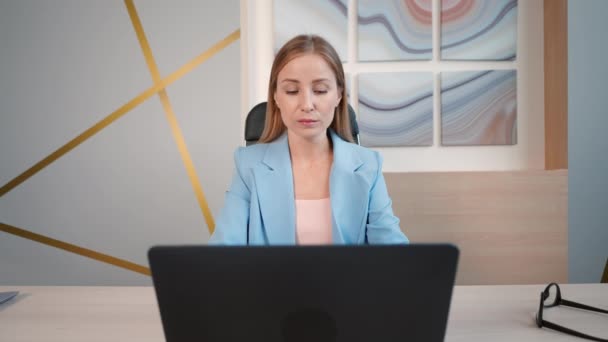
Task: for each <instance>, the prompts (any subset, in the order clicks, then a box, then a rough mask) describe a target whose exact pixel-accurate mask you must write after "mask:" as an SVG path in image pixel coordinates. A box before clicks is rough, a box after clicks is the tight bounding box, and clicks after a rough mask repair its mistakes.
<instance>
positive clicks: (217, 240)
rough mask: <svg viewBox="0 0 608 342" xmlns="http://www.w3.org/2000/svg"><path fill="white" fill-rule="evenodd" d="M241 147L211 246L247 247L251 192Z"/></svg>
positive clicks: (212, 236) (235, 158)
mask: <svg viewBox="0 0 608 342" xmlns="http://www.w3.org/2000/svg"><path fill="white" fill-rule="evenodd" d="M242 151H243V148H242V147H240V148H238V149H237V150H236V151H235V152H234V165H235V168H234V172H233V176H232V182H231V184H230V188H229V189H228V191H226V196H225V199H224V207H223V208H222V210H221V211H220V215H219V216H218V218H217V220H216V222H215V230H214V232H213V234H212V235H211V237H210V239H209V244H210V245H246V244H247V235H248V234H247V227H248V225H249V206H250V200H251V191H250V189H249V187H248V186H247V184H246V182H245V179H244V178H243V170H242V165H241V153H242Z"/></svg>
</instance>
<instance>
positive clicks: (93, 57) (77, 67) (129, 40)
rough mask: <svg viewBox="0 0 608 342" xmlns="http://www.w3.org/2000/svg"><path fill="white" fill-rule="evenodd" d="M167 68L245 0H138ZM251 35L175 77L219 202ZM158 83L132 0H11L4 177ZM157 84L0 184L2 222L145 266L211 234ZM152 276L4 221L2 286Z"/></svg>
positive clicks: (231, 21)
mask: <svg viewBox="0 0 608 342" xmlns="http://www.w3.org/2000/svg"><path fill="white" fill-rule="evenodd" d="M135 6H136V8H137V11H138V13H139V17H140V19H141V23H142V26H143V29H144V31H145V33H146V36H147V39H148V41H149V43H150V46H151V49H152V53H153V55H154V57H155V59H156V63H157V65H158V68H159V70H160V73H161V76H162V77H166V76H168V75H169V74H171V73H172V72H174V71H176V70H177V69H178V68H180V67H181V66H183V65H184V64H185V63H187V62H189V61H190V60H192V59H193V58H194V57H196V56H197V55H199V54H201V53H203V52H204V51H206V50H207V49H209V48H210V47H211V46H213V45H214V44H215V43H217V42H218V41H220V40H222V39H223V38H224V37H225V36H227V35H228V34H230V33H232V32H234V31H235V30H237V29H238V28H239V26H240V19H239V11H240V8H239V1H238V0H230V1H225V0H208V1H199V0H179V1H164V0H136V1H135ZM239 44H240V43H239V40H237V41H236V42H233V43H232V44H230V45H229V46H228V47H226V48H225V49H223V50H221V51H219V52H218V53H216V54H215V55H214V56H213V57H212V58H210V59H209V60H207V61H206V62H204V63H203V64H201V65H199V66H198V67H197V68H195V69H194V70H193V71H191V72H190V73H188V74H186V75H185V76H184V77H183V78H181V79H179V80H178V81H176V82H175V83H173V84H172V85H170V86H169V87H168V88H167V94H168V97H169V100H170V102H171V106H172V108H173V111H174V113H175V116H176V117H177V121H178V123H179V125H180V128H181V131H182V135H183V138H184V140H185V142H186V145H187V147H188V149H189V152H190V156H191V158H192V162H193V165H194V167H195V169H196V172H197V174H198V177H199V179H200V182H201V184H202V188H203V191H204V194H205V195H206V198H207V201H208V203H209V206H210V209H211V211H212V213H213V214H214V216H215V215H217V213H218V211H219V209H220V207H221V205H222V204H223V200H224V192H225V189H226V188H227V185H228V182H229V180H230V176H231V173H232V172H231V170H232V167H233V161H232V152H233V150H234V149H235V148H236V147H237V146H238V145H240V144H241V135H242V134H241V132H240V127H241V122H240V118H241V113H240V99H241V96H240V47H239ZM150 86H152V77H151V76H150V73H149V71H148V67H147V65H146V61H145V59H144V56H143V53H142V51H141V48H140V46H139V42H138V40H137V37H136V34H135V30H134V28H133V25H132V23H131V20H130V19H129V15H128V12H127V8H126V6H125V3H124V1H122V0H95V1H79V0H60V1H53V2H49V1H38V0H24V1H0V186H4V185H5V184H7V183H8V182H9V181H11V180H12V179H14V178H15V177H17V176H18V175H19V174H21V173H22V172H23V171H25V170H26V169H28V168H29V167H31V166H32V165H34V164H35V163H37V162H39V161H40V160H42V159H43V158H45V157H46V156H48V155H49V154H50V153H51V152H53V151H54V150H56V149H57V148H59V147H60V146H62V145H64V144H65V143H67V142H68V141H70V140H71V139H73V138H74V137H76V136H77V135H78V134H80V133H82V132H84V131H85V130H86V129H88V128H89V127H91V126H92V125H94V124H95V123H96V122H98V121H99V120H101V119H102V118H104V117H106V116H107V115H109V114H110V113H112V112H113V111H115V110H116V109H118V108H119V107H120V106H122V105H124V104H125V103H127V102H128V101H130V100H131V99H133V98H134V97H135V96H137V95H138V94H139V93H141V92H143V91H144V90H146V89H147V88H148V87H150ZM165 116H166V114H165V111H164V110H163V107H162V105H161V102H160V100H159V97H158V96H157V95H155V96H153V97H151V98H149V99H148V100H146V101H145V102H143V103H141V104H140V105H138V106H137V107H135V108H134V109H132V110H131V111H129V112H128V113H127V114H126V115H125V116H124V117H122V118H120V119H118V120H116V121H115V122H113V123H112V124H111V125H109V126H108V127H106V128H105V129H103V130H102V131H101V132H99V133H98V134H96V135H94V136H92V137H91V138H90V139H88V140H86V141H85V142H84V143H82V144H81V145H79V146H78V147H76V148H75V149H74V150H72V151H70V152H69V153H67V154H66V155H64V156H63V157H61V158H59V159H57V160H56V161H55V162H53V163H52V164H50V165H48V166H47V167H46V168H44V169H42V170H41V171H40V172H38V173H37V174H35V175H34V176H33V177H31V178H29V179H28V180H26V181H25V182H23V183H22V184H20V185H19V186H17V187H16V188H14V189H13V190H11V191H9V192H8V193H6V194H4V195H2V196H0V223H4V224H7V225H11V226H15V227H18V228H21V229H25V230H28V231H31V232H33V233H37V234H42V235H44V236H47V237H50V238H53V239H58V240H61V241H64V242H68V243H71V244H75V245H78V246H81V247H85V248H88V249H92V250H95V251H97V252H100V253H104V254H108V255H111V256H113V257H118V258H121V259H124V260H128V261H131V262H134V263H137V264H140V265H143V266H147V265H148V262H147V258H146V252H147V250H148V248H149V247H150V246H152V245H156V244H184V243H195V244H204V243H206V242H207V239H208V237H209V232H208V227H207V225H206V223H205V220H204V217H203V214H202V212H201V209H200V208H199V205H198V202H197V200H196V197H195V194H194V190H193V187H192V185H191V183H190V181H189V178H188V176H187V174H186V169H185V166H184V163H183V161H182V158H181V156H180V153H179V151H178V148H177V145H176V142H175V140H174V138H173V135H172V131H171V128H170V126H169V124H168V121H167V119H166V117H165ZM17 284H22V285H52V284H72V285H84V284H90V285H141V284H150V278H149V277H147V276H144V275H141V274H138V273H134V272H132V271H129V270H125V269H121V268H118V267H115V266H111V265H108V264H104V263H100V262H98V261H95V260H93V259H89V258H85V257H82V256H79V255H76V254H72V253H69V252H66V251H63V250H59V249H56V248H53V247H49V246H47V245H44V244H40V243H38V242H34V241H31V240H28V239H25V238H22V237H18V236H15V235H11V234H8V233H6V232H2V231H0V285H17Z"/></svg>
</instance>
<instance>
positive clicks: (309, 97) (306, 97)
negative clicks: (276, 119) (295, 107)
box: [300, 91, 314, 112]
mask: <svg viewBox="0 0 608 342" xmlns="http://www.w3.org/2000/svg"><path fill="white" fill-rule="evenodd" d="M300 94H301V95H300V108H302V110H303V111H305V112H311V111H312V110H313V109H314V104H313V94H312V92H311V91H302V92H300Z"/></svg>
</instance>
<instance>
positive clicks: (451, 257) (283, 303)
mask: <svg viewBox="0 0 608 342" xmlns="http://www.w3.org/2000/svg"><path fill="white" fill-rule="evenodd" d="M148 256H149V261H150V266H151V269H152V276H153V280H154V286H155V290H156V294H157V299H158V304H159V307H160V312H161V318H162V321H163V327H164V331H165V337H166V339H167V341H168V342H180V341H193V340H196V341H207V342H219V341H265V342H273V341H287V342H295V341H332V342H333V341H349V342H352V341H405V340H410V341H431V342H433V341H443V338H444V335H445V329H446V324H447V319H448V312H449V305H450V300H451V295H452V288H453V285H454V279H455V275H456V266H457V260H458V249H457V248H456V247H454V246H452V245H399V246H318V247H317V246H315V247H310V246H307V247H300V246H296V247H217V246H173V247H170V246H165V247H154V248H152V249H151V250H150V251H149V254H148Z"/></svg>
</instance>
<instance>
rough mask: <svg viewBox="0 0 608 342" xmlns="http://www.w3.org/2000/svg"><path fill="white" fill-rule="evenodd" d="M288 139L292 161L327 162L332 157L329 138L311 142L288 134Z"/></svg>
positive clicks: (324, 137)
mask: <svg viewBox="0 0 608 342" xmlns="http://www.w3.org/2000/svg"><path fill="white" fill-rule="evenodd" d="M287 138H288V141H289V152H290V154H291V159H292V160H296V161H304V162H306V161H308V162H314V161H319V160H326V159H327V158H328V157H330V156H332V153H331V149H332V146H331V141H330V138H329V137H326V136H323V137H320V138H319V139H315V140H309V139H305V138H302V137H300V136H297V135H295V134H288V135H287Z"/></svg>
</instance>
